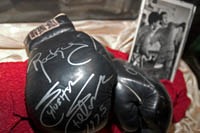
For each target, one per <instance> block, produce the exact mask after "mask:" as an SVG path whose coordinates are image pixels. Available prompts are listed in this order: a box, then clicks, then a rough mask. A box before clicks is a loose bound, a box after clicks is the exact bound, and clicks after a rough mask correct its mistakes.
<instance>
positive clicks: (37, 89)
mask: <svg viewBox="0 0 200 133" xmlns="http://www.w3.org/2000/svg"><path fill="white" fill-rule="evenodd" d="M25 46H26V50H27V54H28V56H29V62H28V68H27V81H26V107H27V112H28V114H29V117H30V119H31V121H32V122H33V124H34V126H35V127H36V128H38V130H39V131H40V132H48V133H63V132H70V133H75V132H76V133H79V132H96V131H98V130H100V129H101V128H103V127H104V126H105V125H106V123H107V120H108V115H109V112H110V108H111V97H112V88H113V86H114V85H115V84H116V73H115V70H114V68H113V65H112V63H111V57H110V55H109V54H108V52H107V51H106V50H105V48H104V47H103V46H102V45H101V44H99V43H98V42H97V41H96V40H94V39H93V38H92V37H90V36H88V35H87V34H85V33H83V32H77V31H76V30H75V29H74V26H73V25H72V23H71V21H70V20H69V19H68V18H67V16H66V15H64V14H61V15H58V16H56V17H55V18H53V19H51V20H49V21H47V22H46V23H44V24H43V25H41V26H39V27H37V28H36V29H34V30H33V31H31V32H30V33H29V34H28V36H27V37H26V39H25Z"/></svg>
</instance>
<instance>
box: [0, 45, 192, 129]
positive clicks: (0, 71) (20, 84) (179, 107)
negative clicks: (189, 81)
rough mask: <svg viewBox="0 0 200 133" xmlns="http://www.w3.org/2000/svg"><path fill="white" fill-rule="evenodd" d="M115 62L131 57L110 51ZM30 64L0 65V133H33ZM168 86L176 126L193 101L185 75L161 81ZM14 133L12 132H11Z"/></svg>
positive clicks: (180, 74) (12, 63)
mask: <svg viewBox="0 0 200 133" xmlns="http://www.w3.org/2000/svg"><path fill="white" fill-rule="evenodd" d="M108 50H109V51H110V52H112V53H113V54H114V57H115V58H122V59H124V60H127V59H128V54H126V53H123V52H119V51H116V50H112V49H108ZM26 67H27V62H16V63H14V62H9V63H0V133H6V132H12V133H33V132H34V131H33V130H32V128H31V126H30V125H29V123H28V121H27V120H26V119H25V118H27V112H26V108H25V96H24V91H25V80H26ZM161 82H162V83H163V84H164V85H165V87H166V89H167V91H168V93H169V95H170V97H171V100H172V103H173V122H178V121H180V120H181V119H182V118H183V117H184V116H185V111H186V110H187V108H188V106H189V104H190V99H189V98H188V97H187V95H186V94H187V88H186V85H185V81H184V78H183V73H182V72H181V71H179V70H178V71H177V74H176V77H175V81H174V82H173V83H171V82H170V81H168V80H161ZM11 129H12V130H11ZM111 132H113V133H120V130H119V129H118V128H117V126H116V125H112V126H111V127H109V129H103V130H101V131H100V133H111Z"/></svg>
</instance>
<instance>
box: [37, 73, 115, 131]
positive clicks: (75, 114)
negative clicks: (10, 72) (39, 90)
mask: <svg viewBox="0 0 200 133" xmlns="http://www.w3.org/2000/svg"><path fill="white" fill-rule="evenodd" d="M94 77H95V74H94V73H92V74H91V75H90V76H89V78H88V79H87V81H86V82H85V83H84V84H83V86H82V87H81V88H80V91H79V93H78V94H77V96H76V97H75V99H73V101H71V100H72V99H69V97H68V96H69V95H70V94H71V93H73V92H72V90H73V89H72V87H74V86H75V85H76V84H77V83H78V82H79V81H80V80H81V79H82V77H81V76H80V77H78V78H77V79H76V80H74V81H69V82H68V86H67V87H66V88H65V89H64V90H62V89H59V88H58V85H59V84H60V82H59V81H57V82H56V83H55V84H54V85H53V86H52V87H51V88H50V89H49V91H48V92H47V93H46V94H45V95H44V96H43V97H42V99H41V100H40V102H39V103H38V104H37V105H36V107H35V110H38V109H39V108H41V109H42V111H41V113H40V123H41V124H42V125H43V126H45V127H54V126H57V125H58V124H60V123H61V122H62V120H63V119H64V118H67V122H66V126H65V132H67V131H68V126H69V124H70V123H73V125H75V126H76V127H77V128H80V125H81V124H82V123H83V122H85V121H87V120H89V123H88V124H87V125H86V128H87V131H88V132H89V130H91V129H92V130H95V125H98V124H99V123H100V119H101V118H102V117H104V116H105V114H106V112H107V108H106V107H105V106H104V105H103V104H102V105H100V106H99V107H98V109H99V113H95V114H94V113H93V111H92V110H93V109H94V108H95V105H94V101H95V100H97V95H98V92H99V89H100V86H101V85H104V84H106V83H107V82H108V81H110V80H111V79H112V77H113V75H111V76H110V77H108V78H107V79H106V76H105V75H100V76H98V79H99V80H98V83H97V86H96V88H95V92H94V94H92V93H88V94H86V95H85V96H84V97H83V98H80V96H81V95H82V94H83V91H84V90H85V89H86V88H87V86H88V84H89V83H90V82H92V79H93V78H94ZM63 102H72V104H71V106H70V107H69V108H68V111H67V112H59V113H57V112H58V111H59V109H60V107H61V106H62V105H63ZM86 102H87V103H86ZM42 105H43V106H42ZM92 113H93V114H92ZM58 114H59V116H58ZM46 115H49V116H50V118H52V119H53V121H54V123H51V124H49V123H46V122H45V121H44V120H43V119H44V116H46ZM91 117H92V119H91ZM74 118H76V119H74ZM89 118H90V119H89ZM95 123H96V124H95ZM90 127H91V128H90Z"/></svg>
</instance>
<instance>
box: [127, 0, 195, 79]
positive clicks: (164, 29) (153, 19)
mask: <svg viewBox="0 0 200 133" xmlns="http://www.w3.org/2000/svg"><path fill="white" fill-rule="evenodd" d="M194 12H195V6H194V5H192V4H189V3H185V2H182V1H172V0H145V1H144V2H143V7H142V8H141V11H140V16H139V24H138V27H137V30H136V36H135V39H134V41H133V46H132V49H131V52H130V57H129V62H131V63H132V64H133V65H134V66H138V67H139V68H141V69H143V70H144V71H146V72H147V73H148V74H149V75H151V76H152V77H155V78H158V79H168V80H171V81H173V77H174V74H175V72H176V68H177V65H178V62H179V59H180V56H181V53H182V51H183V49H184V44H185V42H186V40H187V34H188V31H189V29H190V25H191V21H192V18H193V15H194Z"/></svg>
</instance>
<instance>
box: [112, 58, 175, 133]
mask: <svg viewBox="0 0 200 133" xmlns="http://www.w3.org/2000/svg"><path fill="white" fill-rule="evenodd" d="M113 63H114V66H115V69H116V72H117V74H118V78H117V79H118V83H117V86H116V88H115V90H114V104H113V105H114V106H113V110H114V111H113V112H114V114H115V115H114V116H115V117H114V118H116V121H115V122H116V124H117V125H118V126H119V127H120V128H121V129H123V130H124V131H126V132H140V133H165V132H167V129H168V127H169V125H170V122H171V119H172V104H171V100H170V97H169V95H168V93H167V92H166V90H165V88H164V86H163V85H161V84H160V83H159V82H158V81H154V80H152V79H150V78H148V76H146V75H145V74H144V72H142V71H141V70H139V69H137V68H136V67H134V66H133V65H132V64H129V63H128V62H125V61H122V60H119V59H115V60H114V61H113Z"/></svg>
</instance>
